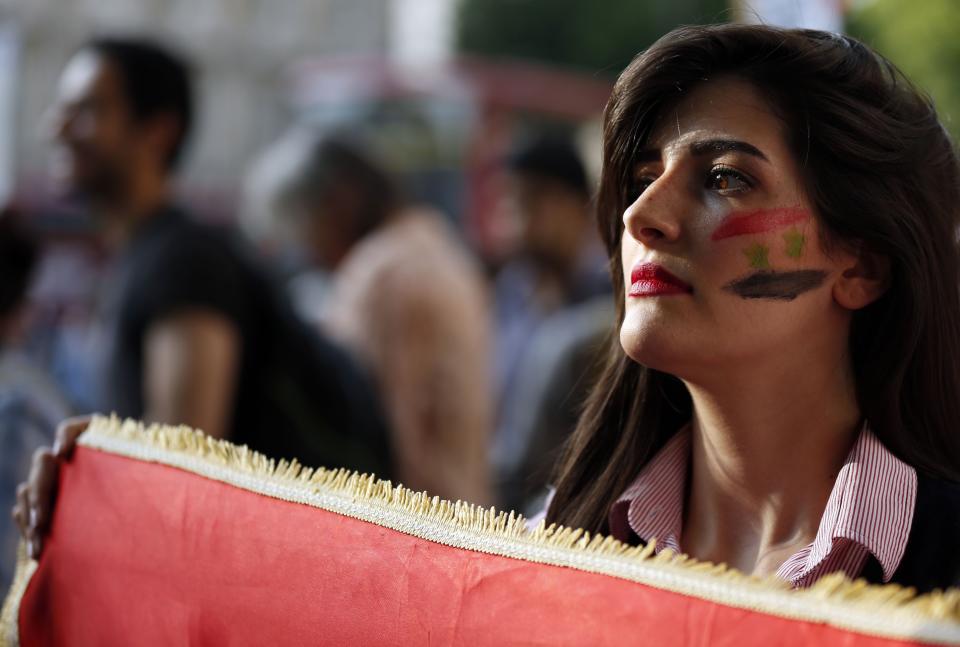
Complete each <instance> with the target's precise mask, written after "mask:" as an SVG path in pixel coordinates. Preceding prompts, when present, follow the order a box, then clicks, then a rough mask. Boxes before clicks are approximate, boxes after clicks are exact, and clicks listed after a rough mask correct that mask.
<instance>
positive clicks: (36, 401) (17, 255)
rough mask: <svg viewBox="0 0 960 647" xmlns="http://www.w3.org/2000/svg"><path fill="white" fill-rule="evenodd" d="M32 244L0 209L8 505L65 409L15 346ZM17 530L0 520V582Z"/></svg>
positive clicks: (0, 478)
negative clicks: (38, 449) (36, 452)
mask: <svg viewBox="0 0 960 647" xmlns="http://www.w3.org/2000/svg"><path fill="white" fill-rule="evenodd" d="M38 254H39V249H38V246H37V243H36V242H35V241H34V240H33V239H32V238H31V237H30V236H29V235H28V234H27V232H26V231H25V230H24V229H23V228H22V226H20V225H18V223H16V222H15V220H14V215H13V214H10V213H4V214H0V492H2V496H3V503H5V504H6V507H12V506H13V504H14V491H15V489H16V485H17V483H19V482H20V481H22V480H23V479H25V478H26V477H27V474H28V472H29V469H30V458H31V456H32V455H33V452H34V450H36V449H37V448H38V447H39V446H40V445H43V444H49V443H50V442H51V440H52V439H53V429H54V427H55V426H56V424H57V423H58V422H59V421H60V420H62V419H64V418H65V417H67V416H68V415H69V414H70V409H69V405H68V404H67V401H66V399H65V398H64V397H63V395H62V394H61V393H60V391H59V389H58V388H57V387H56V385H55V384H54V382H53V380H51V379H50V377H49V376H48V375H47V374H46V373H44V372H43V371H42V370H41V369H40V368H39V367H38V366H37V365H36V364H35V363H34V362H33V361H31V359H30V358H29V357H28V356H27V354H26V353H24V352H23V351H22V350H21V349H20V348H19V345H20V344H19V342H20V341H21V338H22V336H23V332H24V327H25V323H26V305H27V291H28V287H29V284H30V278H31V274H32V272H33V270H34V266H35V265H36V262H37V258H38ZM19 537H20V535H19V533H18V532H17V530H16V527H15V526H14V525H13V523H12V520H9V519H8V518H6V517H5V518H4V521H3V524H2V525H0V586H7V585H9V584H10V581H11V579H12V577H13V565H14V563H15V558H16V548H17V541H18V540H19Z"/></svg>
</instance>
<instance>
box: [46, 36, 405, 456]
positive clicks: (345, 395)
mask: <svg viewBox="0 0 960 647" xmlns="http://www.w3.org/2000/svg"><path fill="white" fill-rule="evenodd" d="M193 106H194V101H193V94H192V91H191V87H190V72H189V69H188V65H187V63H186V62H185V61H184V60H183V59H182V58H181V57H180V56H178V55H177V54H175V53H173V52H172V51H170V50H169V49H167V48H165V47H163V46H160V45H159V44H156V43H153V42H149V41H144V40H139V39H126V38H98V39H94V40H91V41H90V42H88V43H87V44H86V45H84V46H83V47H81V48H80V50H79V51H78V52H77V53H76V54H75V55H74V57H73V58H72V59H71V60H70V61H69V63H68V64H67V66H66V68H65V69H64V71H63V73H62V76H61V78H60V83H59V86H58V92H57V98H56V101H55V103H54V106H53V108H52V110H51V114H50V119H49V124H50V135H51V138H52V140H53V145H54V160H53V171H54V176H55V179H56V180H57V182H58V184H59V186H60V187H61V188H62V189H63V190H64V191H65V192H67V193H70V194H72V195H74V196H75V197H77V198H79V199H81V200H83V201H84V202H85V203H86V204H87V205H88V207H89V209H90V210H91V212H92V213H93V214H94V216H95V217H96V219H97V220H98V223H99V224H100V226H101V231H102V234H103V238H104V240H105V241H106V242H107V244H108V245H109V246H110V247H112V248H113V250H114V251H115V263H114V266H113V267H112V268H111V269H112V271H111V273H110V276H109V277H108V279H107V284H106V285H105V290H104V297H105V298H104V300H103V304H102V311H103V315H104V316H103V320H104V325H105V327H106V333H107V335H106V337H107V339H108V340H109V341H108V343H110V344H112V348H111V349H110V350H109V352H108V353H107V354H106V356H105V357H104V365H103V367H102V371H101V373H102V376H103V384H102V398H101V403H102V404H101V407H102V410H103V411H108V412H109V411H114V412H116V413H118V414H119V415H121V416H130V417H134V418H142V419H146V420H148V421H153V422H162V423H173V424H185V425H189V426H191V427H195V428H198V429H202V430H203V431H205V432H206V433H207V434H209V435H211V436H214V437H218V438H227V439H229V440H231V441H233V442H236V443H245V444H248V445H250V446H251V447H253V448H254V449H259V450H260V451H263V452H265V453H267V454H268V455H270V456H274V457H277V458H279V457H284V458H292V457H294V456H296V457H297V458H299V459H300V460H301V461H302V462H304V463H307V464H313V465H316V464H318V463H322V464H324V465H327V466H331V467H341V466H343V467H352V468H355V469H363V470H372V471H376V472H377V473H378V474H381V475H386V474H388V473H389V470H390V467H389V460H388V454H387V445H386V442H387V438H386V432H385V430H384V428H383V425H382V420H381V419H380V417H379V407H378V405H377V402H376V399H375V398H374V396H373V391H372V389H371V386H370V385H369V384H368V381H367V379H366V377H365V376H364V375H362V374H361V372H360V371H359V370H357V368H356V367H355V366H354V365H353V364H352V362H350V361H349V358H348V357H347V356H346V355H345V354H344V353H343V352H341V351H340V350H339V349H338V348H336V347H335V346H333V345H332V344H330V343H329V342H327V341H325V340H323V339H322V338H319V336H317V335H315V334H313V332H312V331H310V330H308V329H307V327H306V326H304V325H303V324H301V323H300V322H299V321H298V320H297V319H296V318H295V317H294V316H293V313H292V308H290V307H289V304H288V303H287V301H286V299H285V298H283V296H282V294H281V293H279V292H278V291H277V290H275V289H274V286H273V285H272V283H271V282H270V281H269V280H268V278H267V277H266V275H265V274H264V273H263V272H261V271H260V268H259V267H258V266H257V264H256V263H255V262H254V261H253V260H252V259H251V258H250V256H249V255H248V253H247V250H245V249H244V248H243V246H242V245H241V244H240V242H239V241H238V240H237V239H236V238H234V237H231V236H229V235H227V234H226V233H225V232H223V231H221V230H218V229H215V228H214V227H211V226H207V225H203V224H201V223H199V222H197V221H195V220H194V219H193V218H192V217H191V215H190V214H189V213H187V211H186V210H185V209H184V208H182V207H181V206H179V205H178V204H177V203H176V201H175V199H174V197H173V183H174V174H175V171H176V169H177V167H178V165H179V163H180V162H181V161H182V159H183V156H184V150H185V146H186V143H187V139H188V135H189V133H190V131H191V127H192V125H193V121H194V110H193Z"/></svg>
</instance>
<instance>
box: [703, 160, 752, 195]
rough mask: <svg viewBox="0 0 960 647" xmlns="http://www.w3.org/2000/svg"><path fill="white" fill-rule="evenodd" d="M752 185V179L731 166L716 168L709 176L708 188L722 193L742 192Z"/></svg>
mask: <svg viewBox="0 0 960 647" xmlns="http://www.w3.org/2000/svg"><path fill="white" fill-rule="evenodd" d="M751 187H752V184H751V183H750V180H748V179H747V178H746V176H744V175H743V174H742V173H739V172H738V171H734V170H733V169H731V168H725V167H720V168H714V169H712V170H711V171H710V175H709V177H708V178H707V188H708V189H710V190H711V191H717V192H718V193H721V194H728V193H740V192H742V191H746V190H748V189H750V188H751Z"/></svg>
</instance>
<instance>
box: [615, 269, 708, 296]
mask: <svg viewBox="0 0 960 647" xmlns="http://www.w3.org/2000/svg"><path fill="white" fill-rule="evenodd" d="M692 292H693V288H692V287H691V286H690V285H689V284H688V283H684V282H683V281H681V280H680V279H678V278H677V277H675V276H674V275H673V274H671V273H670V272H668V271H667V270H665V269H664V268H663V267H661V266H660V265H657V264H656V263H641V264H640V265H637V266H636V267H634V268H633V272H631V273H630V293H629V294H630V296H632V297H653V296H660V295H666V294H691V293H692Z"/></svg>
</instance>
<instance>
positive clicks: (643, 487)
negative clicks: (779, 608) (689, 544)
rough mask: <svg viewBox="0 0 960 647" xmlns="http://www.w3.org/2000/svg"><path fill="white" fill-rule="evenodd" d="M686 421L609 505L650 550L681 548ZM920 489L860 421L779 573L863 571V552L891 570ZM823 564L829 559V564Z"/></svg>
mask: <svg viewBox="0 0 960 647" xmlns="http://www.w3.org/2000/svg"><path fill="white" fill-rule="evenodd" d="M690 441H691V439H690V427H689V426H687V427H684V428H683V429H682V430H681V431H680V432H678V433H677V434H676V435H675V436H674V437H673V438H671V439H670V440H669V441H668V442H667V444H666V445H664V447H663V448H662V449H661V450H660V451H659V452H658V453H657V454H656V455H655V456H654V457H653V459H652V460H651V461H650V462H649V463H647V464H646V466H644V468H643V469H642V470H641V472H640V474H639V475H638V476H637V478H636V479H635V480H634V481H633V483H631V485H630V486H629V487H628V488H627V489H626V490H625V491H624V493H623V494H622V495H621V496H620V498H618V499H617V501H616V502H615V503H614V505H613V507H612V509H611V511H610V517H609V520H610V532H611V534H612V535H613V536H614V537H616V538H618V539H621V540H623V541H628V540H629V538H630V535H631V531H632V532H633V533H636V535H637V536H638V537H640V538H642V539H644V540H646V539H654V538H656V540H657V545H656V548H655V550H656V551H657V552H660V551H661V550H663V549H665V548H671V549H673V550H674V551H676V552H681V547H680V536H681V530H682V525H683V504H684V501H685V499H686V486H687V472H688V469H689V462H690ZM916 495H917V474H916V471H915V470H914V469H913V468H912V467H910V466H909V465H907V464H906V463H904V462H903V461H901V460H899V459H898V458H896V457H895V456H894V455H893V454H891V453H890V452H889V451H888V450H887V449H886V448H885V447H884V446H883V444H882V443H881V442H880V441H879V440H878V439H877V437H876V436H874V434H873V433H872V432H871V431H870V429H869V428H868V427H867V425H864V427H863V429H862V430H861V431H860V434H859V436H858V437H857V440H856V442H855V443H854V445H853V448H852V449H851V450H850V452H849V453H848V454H847V458H846V460H845V461H844V464H843V467H842V468H841V469H840V471H839V473H838V474H837V479H836V481H835V482H834V486H833V490H832V491H831V492H830V498H829V499H828V500H827V506H826V508H825V509H824V513H823V517H822V518H821V520H820V526H819V528H818V530H817V535H816V537H815V538H814V540H813V542H812V543H811V544H810V545H808V546H807V547H806V548H804V549H802V550H800V551H798V552H797V553H796V554H794V555H793V556H791V557H790V558H789V559H787V561H786V562H784V564H783V566H781V568H780V569H779V571H778V574H779V575H780V576H781V577H784V578H785V579H787V580H789V581H791V582H793V583H794V584H795V585H797V586H806V585H809V584H811V583H812V581H813V579H816V578H818V577H820V576H821V575H824V574H826V573H827V572H830V571H833V570H842V571H844V572H845V573H846V574H847V575H848V576H850V577H856V576H857V575H859V574H860V571H861V570H862V569H863V566H864V564H865V563H866V558H867V556H868V553H869V554H870V555H873V556H874V557H875V558H876V559H877V561H878V562H879V563H880V566H881V568H882V569H883V579H884V581H889V580H890V578H891V577H892V576H893V574H894V572H895V571H896V570H897V567H898V566H899V565H900V560H901V559H902V558H903V553H904V551H905V550H906V547H907V539H908V537H909V535H910V526H911V524H912V522H913V511H914V504H915V502H916ZM824 567H829V570H827V569H826V568H824Z"/></svg>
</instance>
